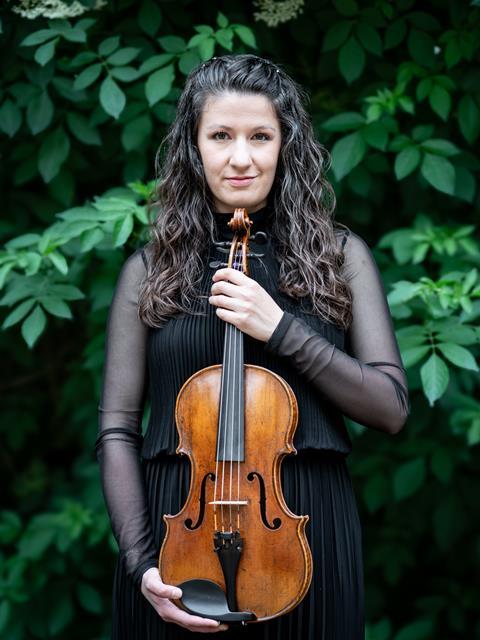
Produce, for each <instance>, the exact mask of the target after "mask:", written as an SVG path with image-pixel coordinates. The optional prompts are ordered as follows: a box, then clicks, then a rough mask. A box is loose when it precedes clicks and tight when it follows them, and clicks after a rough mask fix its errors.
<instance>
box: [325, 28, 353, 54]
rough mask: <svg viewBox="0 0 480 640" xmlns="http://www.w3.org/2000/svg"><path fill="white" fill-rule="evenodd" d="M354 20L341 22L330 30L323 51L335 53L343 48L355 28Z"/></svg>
mask: <svg viewBox="0 0 480 640" xmlns="http://www.w3.org/2000/svg"><path fill="white" fill-rule="evenodd" d="M353 24H354V23H353V21H352V20H340V21H338V22H334V24H333V25H332V26H331V27H330V28H329V29H328V31H327V33H326V34H325V37H324V39H323V47H322V50H323V51H333V50H335V49H338V48H339V47H341V46H342V44H343V43H344V42H345V41H346V39H347V38H348V36H349V35H350V32H351V31H352V27H353Z"/></svg>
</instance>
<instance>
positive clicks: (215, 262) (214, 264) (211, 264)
mask: <svg viewBox="0 0 480 640" xmlns="http://www.w3.org/2000/svg"><path fill="white" fill-rule="evenodd" d="M208 266H209V267H210V268H211V269H220V268H222V267H228V262H222V261H221V260H212V261H211V262H209V263H208Z"/></svg>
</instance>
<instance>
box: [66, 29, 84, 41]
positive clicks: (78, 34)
mask: <svg viewBox="0 0 480 640" xmlns="http://www.w3.org/2000/svg"><path fill="white" fill-rule="evenodd" d="M60 35H61V36H62V38H65V40H68V42H86V41H87V34H86V33H85V31H84V30H83V29H77V28H76V27H70V26H68V28H66V29H61V33H60Z"/></svg>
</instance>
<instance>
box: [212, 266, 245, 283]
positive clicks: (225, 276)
mask: <svg viewBox="0 0 480 640" xmlns="http://www.w3.org/2000/svg"><path fill="white" fill-rule="evenodd" d="M212 280H213V281H214V282H218V281H219V280H228V281H229V282H233V284H246V283H247V282H250V281H251V278H249V277H248V276H246V275H245V274H244V273H243V271H238V270H237V269H231V268H230V267H226V268H225V269H218V271H215V273H214V274H213V276H212Z"/></svg>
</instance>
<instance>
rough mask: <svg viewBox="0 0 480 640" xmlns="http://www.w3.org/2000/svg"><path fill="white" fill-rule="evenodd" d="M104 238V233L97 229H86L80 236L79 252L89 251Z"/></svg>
mask: <svg viewBox="0 0 480 640" xmlns="http://www.w3.org/2000/svg"><path fill="white" fill-rule="evenodd" d="M104 237H105V233H104V232H103V231H102V230H101V229H100V228H99V227H96V228H95V229H87V230H86V231H84V232H83V233H82V235H81V242H80V251H81V253H85V252H86V251H91V250H92V249H93V247H95V246H96V245H97V244H99V243H100V242H102V240H103V239H104Z"/></svg>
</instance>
